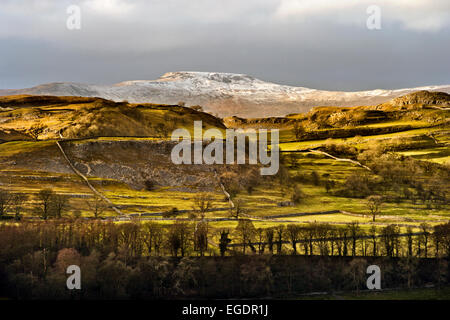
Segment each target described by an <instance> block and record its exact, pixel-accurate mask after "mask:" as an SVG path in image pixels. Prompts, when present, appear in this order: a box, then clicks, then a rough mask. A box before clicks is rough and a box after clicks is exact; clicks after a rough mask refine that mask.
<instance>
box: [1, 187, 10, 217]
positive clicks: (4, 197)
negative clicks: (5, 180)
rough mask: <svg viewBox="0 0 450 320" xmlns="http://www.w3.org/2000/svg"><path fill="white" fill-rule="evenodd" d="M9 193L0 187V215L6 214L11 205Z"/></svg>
mask: <svg viewBox="0 0 450 320" xmlns="http://www.w3.org/2000/svg"><path fill="white" fill-rule="evenodd" d="M11 199H12V197H11V193H10V192H9V191H7V190H3V189H0V217H1V216H3V215H5V214H6V211H7V210H8V209H9V207H10V205H11Z"/></svg>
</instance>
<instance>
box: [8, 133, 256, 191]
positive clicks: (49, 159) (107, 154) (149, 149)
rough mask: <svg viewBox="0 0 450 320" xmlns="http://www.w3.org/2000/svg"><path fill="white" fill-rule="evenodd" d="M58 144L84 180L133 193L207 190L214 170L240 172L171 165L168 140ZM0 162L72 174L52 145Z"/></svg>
mask: <svg viewBox="0 0 450 320" xmlns="http://www.w3.org/2000/svg"><path fill="white" fill-rule="evenodd" d="M61 145H62V146H63V148H64V151H65V153H66V154H67V156H68V158H69V159H70V160H71V162H72V164H73V165H74V167H75V168H76V169H77V170H78V171H80V172H81V173H82V174H83V175H85V176H86V177H88V178H93V177H98V178H101V179H105V181H103V183H107V180H108V179H111V180H114V181H119V182H123V183H126V184H127V185H129V186H130V187H132V188H134V189H137V190H141V189H151V188H152V187H180V188H184V189H186V188H187V189H201V190H202V189H203V190H211V189H212V188H216V187H218V184H217V179H216V174H215V172H214V170H216V171H217V173H218V174H219V175H221V174H222V173H223V172H225V171H235V170H242V168H237V167H238V166H233V165H193V164H192V165H185V164H181V165H176V164H173V162H172V160H171V158H170V153H171V150H172V148H173V146H174V145H175V143H174V142H169V141H151V140H129V141H126V140H122V141H112V140H111V141H108V140H87V141H62V142H61ZM30 159H33V160H32V161H31V160H30ZM2 162H4V163H6V162H8V163H13V164H14V168H24V169H29V170H35V171H45V172H55V173H68V174H72V173H73V172H72V169H71V168H70V167H69V166H68V165H67V162H66V160H65V159H64V158H63V156H62V155H61V153H60V152H59V150H57V147H56V145H55V144H54V143H49V144H47V145H46V146H45V147H43V148H40V149H34V150H32V151H30V152H26V153H19V154H15V155H11V156H9V157H3V158H2ZM253 167H255V166H253ZM253 167H252V168H251V169H254V170H256V168H253ZM112 182H113V181H112ZM94 183H95V182H94ZM187 189H186V190H187Z"/></svg>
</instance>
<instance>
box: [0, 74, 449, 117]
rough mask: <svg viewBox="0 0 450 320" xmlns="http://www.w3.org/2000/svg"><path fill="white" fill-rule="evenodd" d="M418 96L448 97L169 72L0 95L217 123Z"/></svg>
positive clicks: (439, 88)
mask: <svg viewBox="0 0 450 320" xmlns="http://www.w3.org/2000/svg"><path fill="white" fill-rule="evenodd" d="M419 90H429V91H443V92H447V93H450V85H444V86H426V87H418V88H407V89H398V90H384V89H376V90H369V91H357V92H343V91H325V90H317V89H310V88H305V87H295V86H287V85H279V84H276V83H271V82H265V81H262V80H259V79H256V78H254V77H252V76H249V75H246V74H235V73H219V72H190V71H181V72H168V73H166V74H164V75H163V76H161V77H160V78H159V79H156V80H132V81H124V82H120V83H117V84H113V85H89V84H82V83H68V82H61V83H49V84H43V85H39V86H36V87H33V88H28V89H18V90H0V95H12V94H35V95H59V96H84V97H101V98H105V99H111V100H114V101H123V100H128V101H129V102H134V103H145V102H152V103H163V104H176V103H178V102H180V101H183V102H185V103H186V105H202V106H203V107H204V109H205V110H206V111H209V112H211V113H214V114H217V115H219V116H222V117H224V116H232V115H236V116H240V117H267V116H283V115H285V114H288V113H296V112H306V111H308V110H309V109H310V108H311V107H313V106H318V105H322V106H325V105H339V106H357V105H374V104H379V103H383V102H386V101H388V100H390V99H392V98H395V97H398V96H401V95H404V94H407V93H410V92H415V91H419Z"/></svg>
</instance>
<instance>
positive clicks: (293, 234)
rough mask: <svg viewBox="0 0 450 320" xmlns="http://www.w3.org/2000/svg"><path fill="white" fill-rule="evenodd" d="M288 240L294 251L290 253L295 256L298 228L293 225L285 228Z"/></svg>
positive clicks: (298, 236) (298, 234)
mask: <svg viewBox="0 0 450 320" xmlns="http://www.w3.org/2000/svg"><path fill="white" fill-rule="evenodd" d="M286 231H287V234H288V237H289V240H290V242H291V245H292V249H293V250H294V251H293V252H292V253H293V254H294V255H295V254H297V242H298V241H299V240H300V227H299V226H298V225H295V224H290V225H288V226H287V228H286Z"/></svg>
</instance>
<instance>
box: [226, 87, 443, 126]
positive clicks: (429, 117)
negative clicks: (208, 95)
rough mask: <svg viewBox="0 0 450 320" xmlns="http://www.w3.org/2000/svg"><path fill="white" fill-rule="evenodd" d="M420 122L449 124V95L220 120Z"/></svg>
mask: <svg viewBox="0 0 450 320" xmlns="http://www.w3.org/2000/svg"><path fill="white" fill-rule="evenodd" d="M400 120H403V121H410V120H414V121H423V122H424V123H428V124H429V125H436V124H443V123H448V122H449V121H450V95H449V94H447V93H444V92H429V91H418V92H414V93H411V94H407V95H404V96H401V97H398V98H395V99H392V100H390V101H389V102H386V103H383V104H379V105H376V106H359V107H328V106H325V107H314V108H312V109H311V110H310V111H309V112H307V113H300V114H290V115H287V116H286V117H270V118H250V119H244V118H239V117H227V118H224V123H225V125H226V126H227V127H254V128H287V127H293V126H294V124H296V123H300V124H301V125H302V126H304V127H305V128H306V129H309V130H324V129H332V128H346V127H355V126H361V125H367V124H371V123H380V122H381V123H382V122H388V121H400Z"/></svg>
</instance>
